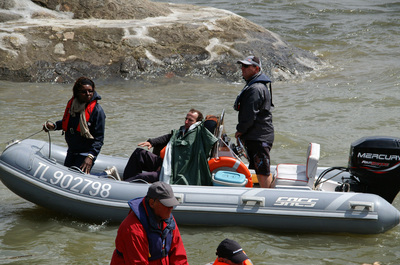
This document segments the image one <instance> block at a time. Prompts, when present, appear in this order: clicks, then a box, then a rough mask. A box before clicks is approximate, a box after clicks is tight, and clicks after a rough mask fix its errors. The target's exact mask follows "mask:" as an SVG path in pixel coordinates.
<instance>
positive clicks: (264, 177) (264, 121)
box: [233, 56, 274, 188]
mask: <svg viewBox="0 0 400 265" xmlns="http://www.w3.org/2000/svg"><path fill="white" fill-rule="evenodd" d="M237 63H238V64H240V65H241V69H242V76H243V79H244V80H245V81H246V85H245V87H244V88H243V89H242V91H241V92H240V93H239V95H238V96H237V98H236V101H235V104H234V106H233V108H234V109H235V110H236V111H238V112H239V113H238V124H237V126H236V133H235V137H236V139H238V140H243V141H244V145H245V148H246V150H247V154H248V159H249V168H250V169H254V170H255V172H256V174H257V178H258V182H259V184H260V187H262V188H270V187H271V183H272V176H271V174H270V150H271V148H272V144H273V142H274V126H273V124H272V113H271V111H272V108H273V106H274V105H273V103H272V91H271V80H270V79H269V78H268V76H266V75H265V74H263V73H262V71H261V61H260V59H259V58H258V57H255V56H248V57H246V58H245V59H244V60H240V61H237Z"/></svg>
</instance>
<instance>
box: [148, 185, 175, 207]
mask: <svg viewBox="0 0 400 265" xmlns="http://www.w3.org/2000/svg"><path fill="white" fill-rule="evenodd" d="M147 197H149V198H151V199H158V200H159V201H160V202H161V203H162V204H163V205H164V206H166V207H173V206H176V205H178V204H179V202H178V200H177V199H176V198H175V195H174V191H173V190H172V188H171V186H170V185H169V184H167V183H165V182H161V181H157V182H154V183H153V184H152V185H151V186H150V187H149V189H148V191H147Z"/></svg>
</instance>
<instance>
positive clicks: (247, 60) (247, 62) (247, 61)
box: [237, 56, 261, 68]
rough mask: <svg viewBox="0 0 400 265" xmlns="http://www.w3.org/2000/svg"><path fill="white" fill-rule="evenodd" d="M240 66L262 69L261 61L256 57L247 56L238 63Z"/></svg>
mask: <svg viewBox="0 0 400 265" xmlns="http://www.w3.org/2000/svg"><path fill="white" fill-rule="evenodd" d="M237 63H238V64H245V65H255V66H258V67H260V68H261V63H260V59H259V58H258V57H255V56H247V57H246V58H244V59H243V60H240V61H237Z"/></svg>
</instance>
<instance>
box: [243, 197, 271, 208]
mask: <svg viewBox="0 0 400 265" xmlns="http://www.w3.org/2000/svg"><path fill="white" fill-rule="evenodd" d="M241 199H242V204H247V203H248V202H254V203H255V204H257V203H259V204H260V206H261V207H264V206H265V197H255V196H243V197H242V198H241Z"/></svg>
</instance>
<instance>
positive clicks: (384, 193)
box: [348, 136, 400, 203]
mask: <svg viewBox="0 0 400 265" xmlns="http://www.w3.org/2000/svg"><path fill="white" fill-rule="evenodd" d="M348 168H349V171H350V174H351V175H352V176H354V177H356V179H358V180H359V182H360V185H361V186H363V190H364V192H368V193H374V194H377V195H379V196H381V197H382V198H384V199H385V200H387V201H388V202H390V203H392V202H393V200H394V199H395V197H396V195H397V194H398V192H399V191H400V138H395V137H380V136H373V137H363V138H361V139H359V140H357V141H355V142H353V143H352V144H351V147H350V155H349V164H348Z"/></svg>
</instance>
